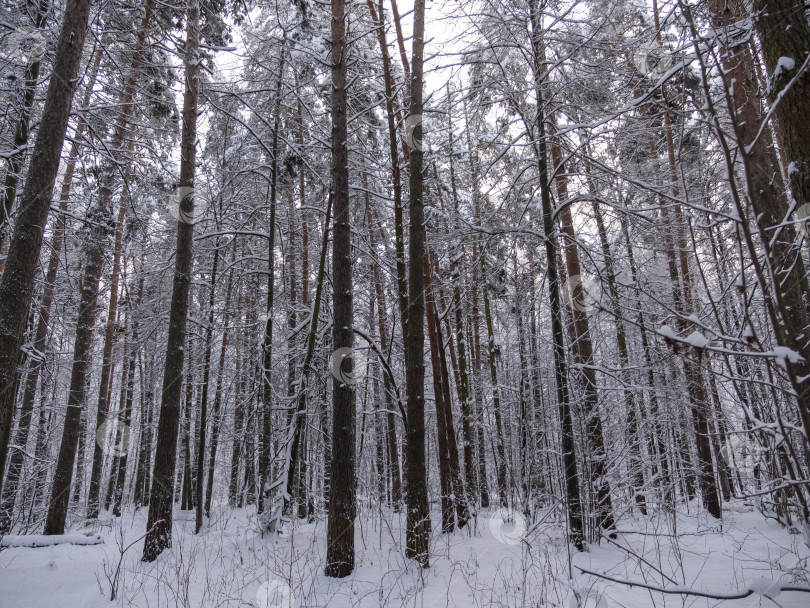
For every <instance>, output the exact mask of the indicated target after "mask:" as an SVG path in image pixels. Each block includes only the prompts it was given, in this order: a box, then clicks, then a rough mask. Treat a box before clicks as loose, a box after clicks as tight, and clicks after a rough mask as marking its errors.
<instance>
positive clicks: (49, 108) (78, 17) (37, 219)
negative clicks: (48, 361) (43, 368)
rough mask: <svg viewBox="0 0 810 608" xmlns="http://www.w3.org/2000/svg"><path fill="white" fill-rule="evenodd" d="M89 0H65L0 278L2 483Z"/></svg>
mask: <svg viewBox="0 0 810 608" xmlns="http://www.w3.org/2000/svg"><path fill="white" fill-rule="evenodd" d="M89 16H90V0H68V2H67V4H66V5H65V13H64V18H63V21H62V29H61V31H60V33H59V42H58V44H57V49H56V60H55V62H54V65H53V69H52V71H51V81H50V84H49V85H48V94H47V96H46V98H45V106H44V108H43V111H42V119H41V121H40V126H39V132H38V133H37V139H36V142H35V143H34V149H33V152H32V155H31V164H30V166H29V167H28V177H27V179H26V180H25V190H24V191H23V195H22V198H21V199H20V213H19V216H18V218H17V222H16V224H15V226H14V234H13V236H12V237H11V244H10V246H9V250H8V256H7V257H6V266H5V270H4V272H3V278H2V281H0V489H1V488H2V481H3V477H2V475H3V471H4V470H5V464H6V453H7V451H8V441H9V436H10V433H11V422H12V416H13V413H14V397H15V392H16V391H15V388H16V370H17V361H18V359H19V355H20V345H21V343H22V338H23V331H24V330H25V326H26V323H27V322H28V311H29V309H30V307H31V297H32V294H33V291H34V282H35V279H36V274H37V267H38V265H39V252H40V249H41V248H42V238H43V234H44V232H45V222H46V220H47V218H48V211H49V210H50V207H51V195H52V194H53V186H54V182H55V181H56V174H57V172H58V170H59V156H60V154H61V152H62V144H63V143H64V139H65V132H66V130H67V123H68V118H69V117H70V106H71V104H72V103H73V94H74V92H75V91H76V85H77V84H78V79H77V78H76V76H77V74H78V71H79V64H80V63H81V59H82V49H83V47H84V39H85V35H86V34H87V21H88V18H89Z"/></svg>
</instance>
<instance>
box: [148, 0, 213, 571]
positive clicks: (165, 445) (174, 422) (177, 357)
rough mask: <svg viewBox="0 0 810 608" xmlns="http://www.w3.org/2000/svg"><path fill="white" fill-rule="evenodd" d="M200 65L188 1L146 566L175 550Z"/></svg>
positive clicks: (194, 11)
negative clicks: (174, 242)
mask: <svg viewBox="0 0 810 608" xmlns="http://www.w3.org/2000/svg"><path fill="white" fill-rule="evenodd" d="M199 65H200V8H199V3H198V0H189V4H188V8H187V10H186V48H185V81H186V91H185V95H184V96H183V126H182V136H181V143H180V192H181V196H180V197H178V198H179V199H180V200H179V213H178V216H179V218H180V220H178V222H177V249H176V254H175V266H174V280H173V283H172V301H171V309H170V311H169V335H168V343H167V347H166V365H165V368H164V372H163V392H162V394H161V402H160V419H159V421H158V431H157V446H156V450H155V468H154V472H153V474H152V492H151V497H150V499H149V518H148V520H147V523H146V530H147V533H146V539H145V540H144V546H143V561H145V562H152V561H155V559H157V557H158V555H160V554H161V553H162V552H163V550H164V549H166V548H168V547H169V546H171V539H172V503H173V483H172V478H173V477H174V465H175V460H176V447H177V427H178V423H179V418H180V394H181V390H182V386H183V359H184V346H185V341H186V321H187V316H188V293H189V288H190V286H191V272H192V266H193V258H192V253H193V240H194V225H193V224H192V223H190V222H189V221H183V220H184V219H185V220H188V219H189V218H193V217H194V162H195V158H196V153H197V150H196V142H197V99H198V95H199Z"/></svg>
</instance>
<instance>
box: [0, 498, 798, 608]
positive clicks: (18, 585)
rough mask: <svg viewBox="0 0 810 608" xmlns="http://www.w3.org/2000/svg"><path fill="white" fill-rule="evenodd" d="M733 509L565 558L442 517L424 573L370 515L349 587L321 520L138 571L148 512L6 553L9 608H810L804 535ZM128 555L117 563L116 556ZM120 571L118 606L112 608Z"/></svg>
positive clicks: (180, 524) (237, 531) (242, 533)
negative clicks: (94, 536) (696, 593)
mask: <svg viewBox="0 0 810 608" xmlns="http://www.w3.org/2000/svg"><path fill="white" fill-rule="evenodd" d="M732 506H734V507H735V508H734V510H728V511H726V513H725V514H724V519H723V523H722V528H721V525H720V524H719V523H718V522H711V523H709V522H708V521H707V519H706V518H705V517H695V516H693V515H687V514H685V513H679V514H678V516H677V520H674V519H673V517H672V516H671V515H669V516H665V515H662V516H660V517H654V518H644V519H641V518H638V519H628V518H625V519H624V520H622V522H621V524H620V526H619V530H620V531H621V533H620V534H618V536H617V538H616V539H615V541H613V542H606V541H603V543H602V544H601V545H599V546H597V545H592V546H591V547H590V550H589V551H588V552H587V553H579V554H577V553H569V551H568V546H567V544H566V542H565V539H564V536H563V532H562V530H561V527H560V525H559V524H558V523H551V522H550V521H547V522H546V523H543V522H542V521H541V522H540V523H535V524H527V523H526V522H524V521H523V520H522V519H521V518H520V516H517V517H516V518H513V520H512V521H507V522H504V517H503V514H502V513H500V512H488V513H482V514H480V515H479V517H478V519H477V521H475V522H473V523H472V525H471V526H470V528H468V529H465V530H461V531H456V532H455V533H454V534H452V535H441V534H437V533H436V532H437V531H438V529H439V521H438V519H439V514H438V513H434V521H433V526H434V528H433V529H434V535H433V541H432V562H431V568H429V569H428V570H426V571H419V570H418V569H417V568H416V567H415V566H414V564H413V562H411V561H410V560H406V559H405V558H404V557H403V552H402V546H403V540H404V536H403V517H402V516H401V515H399V514H394V513H391V512H383V513H380V512H364V513H363V516H362V517H361V518H359V519H358V525H357V528H356V535H357V536H356V548H357V561H356V569H355V572H354V573H353V574H352V575H351V576H350V577H347V578H345V579H342V580H333V579H329V578H326V577H325V576H324V575H323V568H324V557H325V538H326V525H325V523H326V522H325V521H318V522H315V523H308V524H307V523H301V524H298V525H296V526H295V527H294V528H293V529H292V530H290V531H287V533H286V534H285V535H283V536H280V537H278V536H275V537H264V538H262V537H261V536H260V535H258V534H256V533H255V526H256V520H255V514H253V513H250V512H245V511H241V510H229V509H226V510H224V511H223V512H221V513H219V514H217V515H216V516H215V517H214V518H213V519H212V521H211V522H209V526H208V528H207V529H206V531H205V532H204V533H203V534H202V535H201V536H199V537H195V536H194V534H193V525H194V524H193V522H192V521H185V519H187V518H183V517H180V518H178V521H176V522H175V528H174V535H175V536H174V545H173V547H172V549H171V551H169V552H167V553H165V554H164V555H162V556H161V557H160V558H159V559H158V560H157V562H155V563H152V564H145V563H142V562H140V561H139V560H140V556H141V550H142V547H143V540H142V538H141V537H142V535H143V533H144V530H145V517H146V515H145V513H144V512H143V511H141V512H139V513H135V514H132V513H130V514H129V515H127V516H125V517H124V518H123V519H119V520H115V521H113V520H111V519H110V520H108V521H107V522H106V524H105V525H100V526H97V527H96V528H97V529H96V530H92V531H97V532H100V533H101V534H102V536H103V537H104V540H105V543H104V544H103V545H95V546H75V545H56V546H50V547H45V548H22V547H15V548H6V549H3V550H2V551H0V606H3V607H6V606H8V607H14V608H37V607H40V606H42V607H48V608H53V607H54V606H56V607H60V608H74V607H77V608H78V607H82V608H84V607H87V608H96V607H102V606H104V607H109V606H137V607H139V608H140V607H144V608H152V607H154V608H164V607H173V606H181V607H189V608H196V607H203V606H205V607H208V606H212V607H213V606H216V607H222V608H226V607H227V608H236V607H240V608H247V607H249V606H253V607H258V608H268V607H271V606H275V607H279V608H294V607H316V606H329V607H330V608H331V607H335V608H340V607H343V606H392V607H394V606H418V607H420V608H440V607H446V608H452V607H459V608H462V607H463V608H467V607H472V606H476V607H478V606H482V607H483V606H499V607H500V606H503V607H506V606H509V607H513V606H514V607H518V606H520V607H523V606H525V607H535V606H560V607H564V608H571V607H578V606H581V607H589V608H595V607H599V608H613V607H619V606H628V607H647V606H671V607H675V606H689V607H704V606H706V607H708V606H724V607H729V608H732V607H754V606H783V607H785V608H787V607H806V606H808V605H810V594H806V593H796V592H787V591H785V592H782V593H781V594H778V589H779V586H778V585H775V584H774V582H779V583H781V584H783V585H784V584H800V585H808V583H810V580H808V579H809V578H810V574H808V563H809V562H810V549H808V548H807V547H806V546H805V545H804V544H803V543H802V541H801V536H800V535H796V534H790V533H789V532H788V531H786V530H785V529H784V528H782V527H781V526H779V525H778V524H776V523H775V522H773V521H769V520H766V519H764V518H763V517H762V516H761V515H760V514H759V513H758V512H756V511H754V510H753V509H752V508H751V507H749V506H745V505H742V504H740V503H737V504H736V505H732ZM181 515H182V514H181ZM506 519H507V520H508V519H509V518H508V517H507V518H506ZM546 519H547V520H550V519H551V518H550V517H547V518H546ZM526 528H528V530H526ZM88 532H91V530H82V531H80V533H88ZM673 532H677V536H676V535H675V534H673ZM132 543H134V544H132ZM130 544H131V546H130ZM128 546H130V547H129V549H127V550H126V552H125V553H124V555H123V558H121V547H124V548H126V547H128ZM569 557H570V562H569ZM119 562H120V570H119V574H118V582H117V591H118V594H117V597H116V599H115V600H114V601H110V599H109V598H110V591H111V581H113V580H115V578H116V577H115V572H116V570H117V569H118V567H119ZM569 566H570V568H569ZM577 567H581V568H585V569H587V570H592V571H595V572H600V573H604V574H607V575H609V576H611V577H613V578H617V579H621V580H628V581H638V582H645V583H646V584H648V585H651V586H654V587H669V588H675V587H682V588H690V589H697V590H702V591H709V592H714V593H732V592H736V591H740V590H745V589H748V588H752V589H754V591H755V592H756V593H754V594H752V595H751V596H749V597H747V598H745V599H741V600H733V601H725V602H720V601H718V600H712V599H706V598H697V597H693V596H681V595H667V596H664V595H662V594H661V593H658V592H650V591H647V590H644V589H639V588H629V587H627V586H626V585H623V584H618V583H613V582H609V581H605V580H602V579H598V578H596V577H593V576H590V575H585V574H582V573H580V572H579V570H577ZM571 572H573V578H572V577H571V575H570V573H571ZM763 593H764V594H766V595H771V596H772V597H773V598H774V600H775V602H774V601H771V600H769V599H767V597H765V596H763V595H762V594H763ZM774 594H778V595H774ZM577 597H579V598H580V599H577ZM776 602H778V603H776Z"/></svg>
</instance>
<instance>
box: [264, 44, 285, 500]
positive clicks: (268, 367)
mask: <svg viewBox="0 0 810 608" xmlns="http://www.w3.org/2000/svg"><path fill="white" fill-rule="evenodd" d="M286 43H287V38H286V37H285V38H284V40H283V42H282V45H281V51H280V58H279V66H278V76H277V79H276V103H275V106H276V107H275V110H274V114H275V120H274V122H273V143H272V154H273V158H272V159H270V220H269V222H268V239H267V259H268V264H267V318H266V319H265V324H264V341H263V343H262V443H261V452H260V453H259V475H260V478H261V484H262V486H261V488H260V489H259V499H258V500H259V505H258V507H259V513H263V512H264V507H265V499H267V500H269V499H270V498H271V496H270V494H271V491H272V489H271V488H270V485H271V482H272V477H273V458H272V451H273V446H272V443H273V441H272V439H273V437H272V435H273V425H272V421H273V369H272V368H273V299H274V297H275V290H276V286H275V282H276V270H275V264H276V260H275V255H276V253H275V250H276V186H277V182H278V148H279V145H278V140H279V138H278V131H279V128H280V126H281V85H282V81H283V74H284V66H285V65H286V63H285V60H286Z"/></svg>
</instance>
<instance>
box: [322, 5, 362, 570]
mask: <svg viewBox="0 0 810 608" xmlns="http://www.w3.org/2000/svg"><path fill="white" fill-rule="evenodd" d="M347 54H348V44H347V40H346V3H345V0H332V53H331V66H332V142H331V143H332V184H331V197H332V204H333V206H334V214H335V216H334V220H333V227H332V232H333V235H334V236H333V240H332V286H333V287H332V300H333V304H332V305H333V309H334V312H333V315H334V326H333V328H332V348H333V349H334V354H333V368H337V369H333V374H332V376H333V378H332V402H333V408H332V441H331V444H332V454H331V456H332V462H331V473H330V478H329V520H328V523H327V549H326V571H325V572H326V576H330V577H334V578H343V577H345V576H348V575H349V574H351V573H352V571H353V570H354V518H355V515H356V510H357V496H356V487H355V486H356V481H355V415H356V412H355V393H354V385H353V376H352V374H351V369H348V370H346V369H342V368H341V367H340V365H341V363H342V359H341V357H346V356H347V355H348V354H350V353H351V350H352V343H353V338H354V335H353V332H352V325H353V320H352V316H353V311H352V241H351V208H350V205H349V150H348V144H347V141H346V140H347V137H348V134H347V126H346V118H347V117H346V111H347V99H346V87H347V86H348V82H347V78H346V72H347ZM347 358H348V357H347ZM335 361H336V363H335ZM349 361H350V362H351V359H350V358H349ZM347 372H348V375H347Z"/></svg>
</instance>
